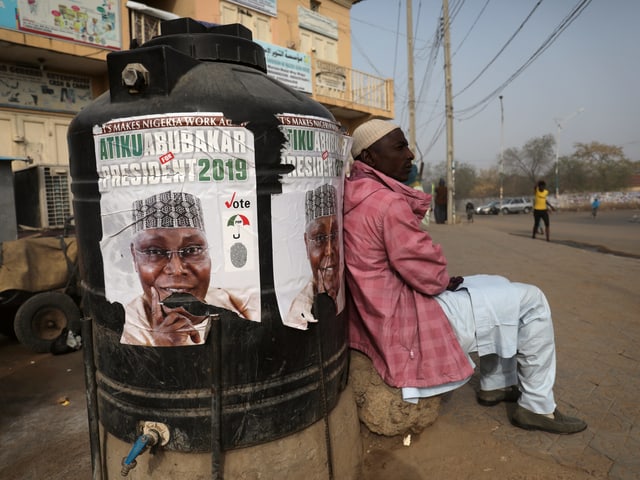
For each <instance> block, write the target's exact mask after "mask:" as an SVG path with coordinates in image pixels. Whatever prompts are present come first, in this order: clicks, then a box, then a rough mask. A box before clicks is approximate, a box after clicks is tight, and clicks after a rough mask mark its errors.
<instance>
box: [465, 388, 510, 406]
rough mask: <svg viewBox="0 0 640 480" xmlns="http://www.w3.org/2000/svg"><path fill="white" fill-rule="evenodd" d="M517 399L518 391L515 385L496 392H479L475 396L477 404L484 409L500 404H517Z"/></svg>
mask: <svg viewBox="0 0 640 480" xmlns="http://www.w3.org/2000/svg"><path fill="white" fill-rule="evenodd" d="M518 398H520V390H518V387H517V385H512V386H510V387H507V388H500V389H498V390H480V391H479V392H478V394H477V395H476V399H477V400H478V403H479V404H480V405H484V406H485V407H493V406H494V405H497V404H499V403H500V402H517V401H518Z"/></svg>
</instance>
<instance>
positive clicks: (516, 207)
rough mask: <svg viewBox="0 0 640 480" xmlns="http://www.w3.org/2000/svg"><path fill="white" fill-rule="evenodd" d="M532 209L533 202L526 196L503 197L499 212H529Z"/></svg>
mask: <svg viewBox="0 0 640 480" xmlns="http://www.w3.org/2000/svg"><path fill="white" fill-rule="evenodd" d="M531 210H533V203H531V201H530V200H528V199H527V198H526V197H514V198H505V199H504V200H503V201H502V208H501V209H500V212H501V213H503V214H507V213H521V212H522V213H530V212H531Z"/></svg>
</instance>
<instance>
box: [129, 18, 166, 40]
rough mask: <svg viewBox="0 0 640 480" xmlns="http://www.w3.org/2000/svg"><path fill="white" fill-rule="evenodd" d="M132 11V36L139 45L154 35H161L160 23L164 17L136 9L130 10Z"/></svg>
mask: <svg viewBox="0 0 640 480" xmlns="http://www.w3.org/2000/svg"><path fill="white" fill-rule="evenodd" d="M130 12H131V25H132V27H133V32H131V38H133V39H135V40H137V41H138V45H142V44H143V43H145V42H146V41H148V40H151V39H152V38H153V37H156V36H158V35H160V23H162V21H163V19H161V18H159V17H154V16H153V15H149V14H146V13H141V12H137V11H135V10H130Z"/></svg>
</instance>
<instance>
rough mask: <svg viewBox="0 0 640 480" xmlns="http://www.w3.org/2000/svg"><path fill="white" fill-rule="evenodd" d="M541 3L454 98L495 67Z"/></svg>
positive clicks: (540, 0)
mask: <svg viewBox="0 0 640 480" xmlns="http://www.w3.org/2000/svg"><path fill="white" fill-rule="evenodd" d="M541 3H542V0H538V3H536V5H535V6H534V7H533V10H531V11H530V12H529V15H527V16H526V18H525V19H524V20H523V22H522V23H521V24H520V26H519V27H518V28H517V29H516V31H515V32H513V34H512V35H511V36H510V37H509V40H507V43H505V44H504V45H503V46H502V48H501V49H500V50H498V53H496V54H495V56H494V57H493V58H492V59H491V61H490V62H489V63H487V64H486V65H485V66H484V68H483V69H482V70H481V71H480V73H478V75H476V76H475V78H474V79H473V80H471V81H470V82H469V83H468V84H467V85H466V86H465V87H464V88H463V89H462V90H460V91H459V92H458V93H456V94H455V95H454V97H457V96H458V95H460V94H461V93H464V92H465V91H466V90H467V89H468V88H469V87H470V86H471V85H473V84H474V83H476V81H477V80H478V79H479V78H480V77H481V76H482V74H483V73H484V72H486V71H487V70H488V69H489V67H490V66H491V65H493V62H495V61H496V60H497V59H498V57H499V56H500V55H502V52H504V51H505V49H506V48H507V47H508V46H509V44H510V43H511V42H512V41H513V39H514V38H516V36H517V35H518V33H520V31H521V30H522V28H523V27H524V26H525V24H526V23H527V22H528V21H529V19H530V18H531V16H532V15H533V12H535V11H536V10H537V9H538V7H539V6H540V4H541Z"/></svg>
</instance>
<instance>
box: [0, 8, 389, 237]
mask: <svg viewBox="0 0 640 480" xmlns="http://www.w3.org/2000/svg"><path fill="white" fill-rule="evenodd" d="M359 1H360V0H322V1H319V0H226V1H225V0H190V1H177V0H147V1H146V3H142V2H134V1H127V0H69V1H67V2H51V1H48V0H45V1H43V0H3V1H2V2H0V159H3V160H5V161H9V162H10V163H11V170H12V171H13V172H14V174H15V178H16V202H17V203H18V204H21V203H23V200H24V201H27V198H26V197H25V195H27V191H28V195H29V202H36V203H37V204H38V205H36V206H35V207H33V208H34V209H35V210H34V211H28V212H26V213H24V212H22V213H21V214H20V215H19V216H20V217H21V218H20V219H19V222H20V221H23V222H27V223H29V224H31V226H34V227H43V228H49V227H60V226H61V224H62V223H63V222H64V219H65V218H66V217H68V216H69V215H71V214H72V212H71V208H72V207H71V201H70V185H69V184H70V177H69V173H68V150H67V140H66V134H67V127H68V125H69V123H70V122H71V120H72V119H73V117H74V116H75V115H76V114H77V113H78V112H79V111H80V110H81V109H82V108H83V107H85V106H86V105H88V104H89V103H90V102H91V101H92V100H93V99H94V98H96V97H97V96H98V95H100V94H102V93H103V92H105V91H106V90H108V88H109V86H108V81H107V63H106V59H107V55H108V54H109V53H110V52H113V51H119V50H127V49H129V48H131V47H132V46H134V45H142V44H144V42H145V41H146V40H149V39H150V38H152V37H153V36H155V35H158V34H159V33H160V26H161V22H162V21H163V20H171V19H175V18H180V17H191V18H193V19H194V20H197V21H201V22H206V23H208V24H231V23H240V24H242V25H244V26H246V27H248V28H249V29H250V30H251V31H252V34H253V39H254V41H256V42H257V43H259V44H260V45H261V46H262V47H263V48H264V50H265V55H266V58H267V67H268V74H269V75H271V76H273V77H275V78H277V79H279V80H281V81H283V82H284V83H286V84H288V85H289V86H291V87H292V88H295V89H297V90H299V91H302V92H305V93H306V94H308V95H310V96H311V97H312V98H313V99H315V100H316V101H318V102H320V103H322V104H323V105H324V106H325V107H326V108H327V109H328V110H329V111H331V113H332V114H333V115H334V117H335V118H336V120H337V121H338V122H340V123H341V124H342V125H343V126H344V128H345V129H346V130H347V131H352V130H353V128H355V126H357V125H358V124H360V123H362V122H363V121H365V120H367V119H369V118H372V117H378V118H387V119H391V118H393V116H394V106H393V83H392V80H390V79H384V78H380V77H376V76H373V75H369V74H367V73H364V72H360V71H356V70H353V69H352V68H351V28H350V13H351V7H352V6H353V4H355V3H358V2H359ZM5 170H6V169H5ZM33 189H37V192H35V191H33Z"/></svg>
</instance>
